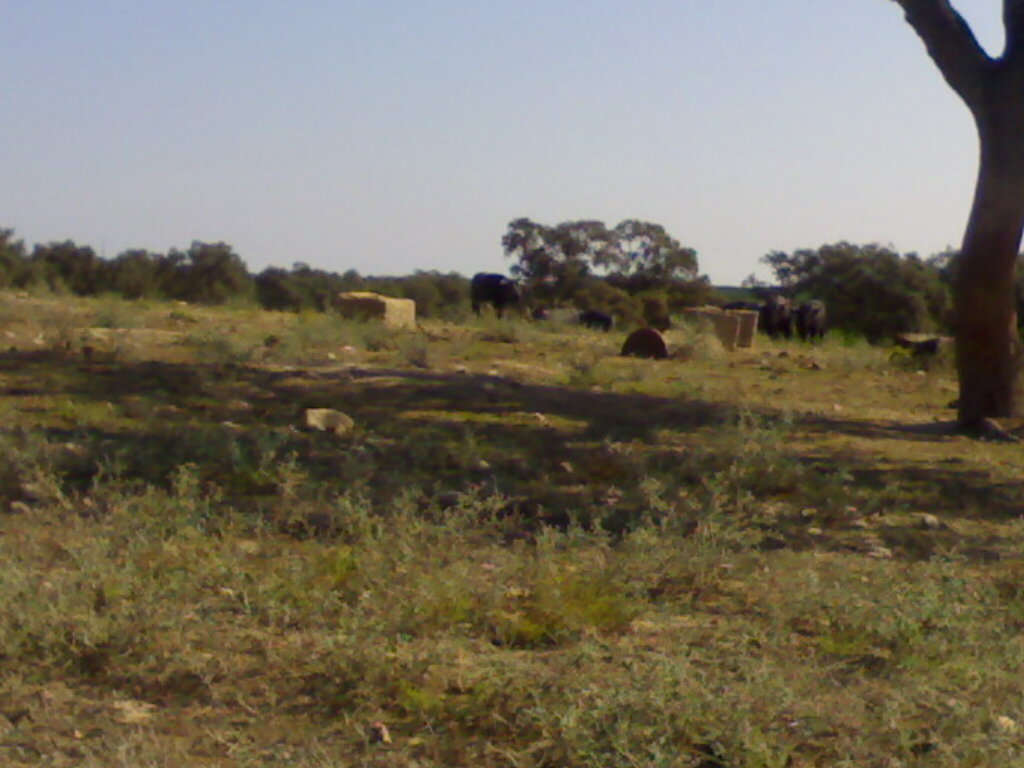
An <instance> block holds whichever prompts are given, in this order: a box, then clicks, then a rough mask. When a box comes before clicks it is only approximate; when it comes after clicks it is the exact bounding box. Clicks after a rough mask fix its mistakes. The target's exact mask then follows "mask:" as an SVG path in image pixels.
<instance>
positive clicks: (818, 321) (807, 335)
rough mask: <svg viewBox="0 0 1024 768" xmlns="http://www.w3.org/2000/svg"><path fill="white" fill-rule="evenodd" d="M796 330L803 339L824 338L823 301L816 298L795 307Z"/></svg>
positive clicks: (824, 317) (824, 315) (824, 318)
mask: <svg viewBox="0 0 1024 768" xmlns="http://www.w3.org/2000/svg"><path fill="white" fill-rule="evenodd" d="M794 314H795V315H796V332H797V335H798V336H799V337H800V338H801V339H803V340H804V341H814V340H815V339H823V338H825V321H826V319H827V318H826V313H825V302H823V301H819V300H818V299H811V300H810V301H805V302H804V303H803V304H801V305H800V306H799V307H797V308H796V312H795V313H794Z"/></svg>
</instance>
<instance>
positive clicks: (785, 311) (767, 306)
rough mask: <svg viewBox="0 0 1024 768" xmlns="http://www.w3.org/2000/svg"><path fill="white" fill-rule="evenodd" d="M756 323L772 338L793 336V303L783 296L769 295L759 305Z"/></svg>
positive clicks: (789, 337)
mask: <svg viewBox="0 0 1024 768" xmlns="http://www.w3.org/2000/svg"><path fill="white" fill-rule="evenodd" d="M758 325H760V326H761V330H763V331H764V332H765V333H767V334H768V335H769V336H771V337H772V338H773V339H775V338H778V337H779V336H783V337H785V338H787V339H791V338H793V305H792V304H791V303H790V301H789V299H787V298H786V297H785V296H777V295H776V296H771V297H769V299H768V301H766V302H765V303H764V304H762V305H761V309H760V316H759V317H758Z"/></svg>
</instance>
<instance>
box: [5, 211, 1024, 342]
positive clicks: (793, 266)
mask: <svg viewBox="0 0 1024 768" xmlns="http://www.w3.org/2000/svg"><path fill="white" fill-rule="evenodd" d="M502 245H503V248H504V251H505V255H506V256H507V257H508V258H509V259H511V260H512V264H511V268H510V272H511V273H512V275H513V276H514V277H516V278H517V279H518V280H519V281H520V283H521V284H522V286H523V293H524V295H525V297H526V302H527V304H528V306H530V307H557V306H562V307H573V308H575V309H579V310H588V309H595V310H600V311H602V312H608V313H610V314H612V315H614V316H616V318H617V319H618V320H619V321H620V323H622V324H634V323H641V322H647V323H651V324H654V325H659V324H661V323H667V322H668V318H669V316H670V315H672V314H676V313H678V312H679V310H681V309H682V308H683V307H688V306H697V305H701V304H709V303H710V304H716V303H717V304H721V303H724V301H725V300H726V295H724V294H726V291H725V290H723V291H722V292H719V291H718V290H716V289H715V288H713V287H712V286H711V284H710V282H709V281H708V279H707V277H704V276H701V275H699V274H698V262H697V253H696V251H694V250H693V249H692V248H688V247H685V246H683V245H680V243H679V242H678V241H676V240H675V239H674V238H672V237H671V236H670V235H669V234H668V233H667V232H666V231H665V229H664V228H663V227H662V226H661V225H658V224H651V223H648V222H641V221H636V220H627V221H623V222H621V223H619V224H618V225H616V226H615V227H612V228H609V227H606V226H605V225H604V224H603V223H602V222H600V221H592V220H585V221H570V222H564V223H562V224H558V225H555V226H548V225H544V224H539V223H536V222H533V221H531V220H530V219H526V218H520V219H515V220H514V221H512V222H510V223H509V225H508V228H507V230H506V232H505V234H504V236H503V237H502ZM762 262H763V263H765V264H767V265H768V266H769V267H770V268H771V269H772V271H773V273H774V276H775V285H766V284H764V283H761V282H758V281H757V280H755V279H753V278H748V280H747V281H746V282H745V283H744V288H745V289H746V291H747V292H748V295H750V296H754V297H756V298H764V297H766V296H767V295H769V294H770V293H772V292H781V293H783V294H784V295H787V296H789V297H791V298H792V299H794V300H796V301H799V300H803V299H808V298H816V299H822V300H823V301H825V302H826V304H827V305H828V315H829V324H830V326H831V327H832V328H834V329H841V330H843V331H846V332H848V333H850V334H856V335H863V336H865V337H866V338H867V339H868V340H870V341H873V342H880V341H887V340H888V339H889V338H891V337H892V336H893V335H894V334H897V333H905V332H935V333H951V332H952V331H953V329H952V299H951V295H952V290H951V286H952V284H953V281H954V277H955V272H956V267H957V253H956V252H953V251H947V252H943V253H939V254H935V255H933V256H931V257H928V258H921V257H919V256H918V255H917V254H915V253H909V254H899V253H897V252H895V251H893V250H892V249H890V248H886V247H884V246H880V245H874V244H872V245H855V244H851V243H847V242H839V243H834V244H830V245H823V246H821V247H819V248H817V249H802V250H797V251H793V252H792V253H786V252H783V251H772V252H770V253H768V254H767V255H765V256H764V257H763V258H762ZM1017 274H1018V277H1017V281H1016V295H1017V307H1018V321H1019V322H1020V321H1021V320H1022V319H1024V268H1018V272H1017ZM0 289H8V290H11V289H13V290H39V289H42V290H47V291H50V292H54V293H68V294H74V295H77V296H96V295H101V294H108V295H114V296H120V297H123V298H126V299H164V300H179V301H187V302H190V303H197V304H224V303H227V302H235V303H250V304H258V305H259V306H262V307H263V308H265V309H271V310H281V311H302V310H314V311H323V310H325V309H327V308H328V307H329V306H330V303H331V298H332V297H333V296H334V295H335V294H337V293H340V292H343V291H375V292H377V293H381V294H384V295H386V296H394V297H398V298H410V299H413V300H415V301H416V306H417V312H418V314H419V315H420V316H422V317H428V318H442V319H460V318H464V317H465V316H466V314H467V313H468V308H469V279H468V277H464V276H462V275H459V274H457V273H454V272H449V273H441V272H437V271H429V272H424V271H420V272H416V273H414V274H412V275H406V276H401V277H368V276H362V275H360V274H359V273H358V272H356V271H355V270H349V271H347V272H344V273H343V274H338V273H336V272H328V271H326V270H322V269H316V268H313V267H311V266H310V265H308V264H305V263H301V262H300V263H296V264H293V265H292V267H291V268H290V269H284V268H281V267H268V268H267V269H264V270H263V271H262V272H259V273H258V274H255V275H253V274H250V272H249V271H248V269H247V268H246V265H245V262H244V261H243V260H242V258H241V257H240V256H239V255H238V254H236V253H235V252H234V250H233V249H232V247H231V246H230V245H227V244H226V243H203V242H198V241H197V242H193V243H192V244H191V246H190V247H189V248H188V249H187V250H183V251H179V250H176V249H171V250H170V251H168V252H167V253H163V254H161V253H152V252H150V251H146V250H128V251H125V252H123V253H121V254H118V255H117V256H116V257H114V258H109V259H108V258H103V257H100V256H98V255H97V254H96V253H95V251H94V250H93V249H92V248H90V247H88V246H82V245H78V244H76V243H74V242H72V241H65V242H57V243H46V244H37V245H34V246H33V247H32V248H31V249H29V248H28V247H26V245H25V243H24V242H23V241H21V240H19V239H17V238H16V237H15V234H14V230H12V229H2V228H0ZM727 295H728V298H737V295H736V294H735V292H733V291H732V290H729V291H728V294H727Z"/></svg>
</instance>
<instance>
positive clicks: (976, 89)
mask: <svg viewBox="0 0 1024 768" xmlns="http://www.w3.org/2000/svg"><path fill="white" fill-rule="evenodd" d="M895 2H896V3H898V4H899V5H900V7H901V8H903V13H904V15H905V16H906V19H907V23H908V24H910V26H911V27H913V28H914V31H915V32H917V34H918V37H920V38H921V40H922V41H923V42H924V46H925V48H926V49H927V50H928V55H929V56H931V57H932V61H934V62H935V64H936V66H938V68H939V71H940V72H941V73H942V76H943V77H944V78H945V79H946V82H947V83H949V85H950V87H951V88H952V89H953V90H954V91H956V92H957V93H958V94H959V95H960V98H962V99H963V100H964V101H965V102H967V105H968V106H969V107H971V108H972V109H973V108H974V105H975V104H977V103H978V102H979V100H980V98H981V95H982V87H983V83H984V81H985V75H986V72H987V71H988V69H989V67H990V65H991V64H992V63H993V62H992V59H991V58H990V57H989V56H988V54H986V53H985V50H984V49H983V48H982V47H981V45H980V44H979V43H978V40H977V38H976V37H975V36H974V32H972V31H971V28H970V26H969V25H968V24H967V22H966V21H965V20H964V18H963V16H961V15H960V14H959V13H958V12H957V11H956V10H955V9H954V8H953V6H952V5H950V3H949V0H895ZM1003 11H1004V19H1009V18H1010V17H1012V18H1013V21H1014V28H1019V27H1021V26H1022V24H1021V16H1022V11H1024V0H1004V5H1003ZM1009 29H1010V27H1007V31H1008V33H1009Z"/></svg>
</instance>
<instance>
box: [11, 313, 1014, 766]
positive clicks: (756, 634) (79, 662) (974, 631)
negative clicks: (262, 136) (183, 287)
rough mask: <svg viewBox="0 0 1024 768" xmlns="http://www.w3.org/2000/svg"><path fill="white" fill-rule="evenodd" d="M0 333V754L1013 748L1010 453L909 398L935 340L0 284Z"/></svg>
mask: <svg viewBox="0 0 1024 768" xmlns="http://www.w3.org/2000/svg"><path fill="white" fill-rule="evenodd" d="M47 301H48V302H49V303H46V302H47ZM41 302H42V303H41ZM97 329H99V330H97ZM0 331H2V332H4V333H7V334H8V335H7V336H6V338H7V346H9V347H11V349H10V350H9V351H8V352H6V353H5V354H2V355H0V417H2V419H0V424H2V426H0V504H2V506H3V508H4V509H5V510H7V513H6V514H4V515H3V517H2V518H0V555H2V557H3V560H4V563H5V566H4V569H3V571H2V572H0V605H2V606H4V607H3V609H2V613H0V616H2V621H0V643H2V645H0V665H2V667H3V676H2V678H0V679H2V682H0V763H2V764H4V765H12V766H19V765H24V766H29V765H31V766H35V765H53V766H63V765H67V766H72V765H74V766H90V767H96V768H99V767H100V766H102V767H103V768H106V767H107V766H125V767H127V766H132V767H133V768H134V767H136V766H214V765H224V766H228V765H231V766H235V765H238V766H248V765H253V766H255V765H260V766H268V765H271V766H272V765H280V766H286V765H287V766H299V768H307V767H310V768H311V767H313V766H317V767H319V766H337V765H353V766H358V765H361V766H454V765H467V766H538V767H539V766H620V765H641V766H701V767H702V768H712V766H755V767H757V766H764V767H766V768H767V767H769V766H794V767H795V768H798V767H800V766H879V767H883V766H884V767H885V768H889V767H890V766H915V765H920V766H924V765H928V766H936V765H937V766H961V765H978V766H981V765H986V766H987V765H1013V764H1018V763H1019V761H1020V760H1021V758H1022V752H1024V749H1022V745H1024V730H1022V729H1024V711H1022V705H1024V702H1022V689H1021V686H1020V684H1019V680H1020V676H1021V672H1022V670H1021V659H1022V658H1024V655H1022V653H1021V650H1022V646H1021V640H1020V627H1021V622H1022V621H1024V589H1022V588H1021V586H1020V585H1021V583H1022V577H1024V566H1022V564H1021V560H1020V556H1019V552H1020V551H1021V548H1022V544H1024V530H1022V528H1021V523H1020V515H1021V511H1022V509H1024V482H1022V478H1021V476H1020V470H1019V467H1020V465H1021V459H1022V458H1024V456H1022V448H1021V447H1020V446H1019V445H1016V444H1003V443H985V442H976V441H969V440H967V439H964V438H959V437H952V436H947V435H944V434H943V433H942V432H941V431H939V430H935V429H932V428H931V425H934V424H937V423H940V422H941V421H943V420H947V419H949V418H951V415H952V412H951V411H950V410H949V409H948V407H947V406H948V403H949V401H950V400H951V399H952V398H953V397H954V396H955V391H954V389H953V383H952V379H951V377H950V372H949V370H948V368H946V367H943V366H942V365H938V366H934V367H933V369H932V370H930V371H925V372H919V371H917V370H915V366H912V365H908V364H907V361H906V360H903V359H900V358H895V359H892V358H890V356H889V354H888V352H887V351H885V350H880V349H875V348H870V347H866V346H863V345H857V344H844V343H843V342H841V341H840V340H830V341H829V342H828V343H826V344H824V345H822V346H816V347H808V346H802V345H798V344H795V343H794V344H784V343H779V344H773V343H765V342H762V343H761V344H760V346H759V347H758V348H757V349H756V350H752V351H739V352H736V353H734V354H726V353H724V352H722V351H721V350H720V349H718V348H716V347H715V345H714V342H712V341H710V340H708V339H707V338H701V337H699V336H695V335H694V334H692V333H689V332H686V331H678V332H672V333H670V334H669V342H670V346H671V347H672V348H673V349H674V350H677V351H678V350H682V349H685V353H684V354H681V355H679V356H677V357H675V358H673V359H670V360H667V361H661V362H649V361H639V360H632V359H623V358H619V357H617V355H616V353H617V351H618V349H617V347H618V344H619V343H620V342H621V334H602V333H599V332H592V331H584V330H580V329H575V328H571V327H564V326H557V325H555V326H546V325H542V324H535V325H531V324H527V323H522V322H514V321H512V322H504V323H500V322H496V321H488V322H482V323H480V324H479V325H471V326H454V325H445V324H440V323H439V324H435V325H428V326H427V327H426V328H424V329H423V330H422V331H421V332H419V333H393V332H387V331H383V330H381V329H379V328H376V327H373V326H367V325H358V324H350V323H344V322H341V321H339V320H337V319H336V318H331V317H329V316H321V315H309V316H295V315H283V314H274V313H259V312H254V311H249V310H211V309H197V308H193V307H182V306H171V305H159V304H152V305H131V304H128V303H117V302H110V301H105V302H86V301H71V300H62V301H58V300H33V301H22V300H16V299H14V298H12V297H3V298H2V301H0ZM85 334H89V335H85ZM83 339H85V341H83ZM306 407H332V408H338V409H341V410H343V411H345V412H346V413H348V414H349V415H350V416H352V417H353V419H354V421H355V425H356V426H355V428H354V429H353V430H352V431H351V432H348V433H346V434H345V435H342V436H338V435H333V434H325V433H315V432H309V431H307V430H305V429H304V428H303V427H302V424H303V421H302V418H301V417H302V411H303V409H304V408H306ZM1010 426H1014V425H1012V424H1011V425H1010Z"/></svg>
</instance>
